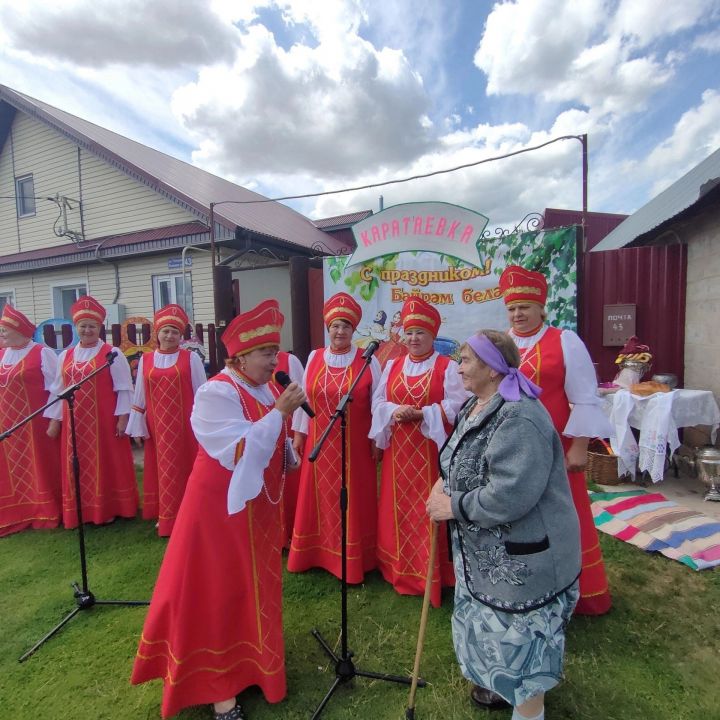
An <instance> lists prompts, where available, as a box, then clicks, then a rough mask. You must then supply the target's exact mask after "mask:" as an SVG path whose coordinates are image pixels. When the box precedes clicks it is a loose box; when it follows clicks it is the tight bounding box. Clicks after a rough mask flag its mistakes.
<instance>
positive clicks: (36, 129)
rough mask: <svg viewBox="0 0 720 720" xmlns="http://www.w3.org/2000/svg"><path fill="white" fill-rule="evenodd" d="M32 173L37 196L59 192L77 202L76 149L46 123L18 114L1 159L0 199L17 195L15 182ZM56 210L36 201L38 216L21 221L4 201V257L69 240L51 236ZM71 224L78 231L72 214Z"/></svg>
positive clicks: (0, 240) (0, 216)
mask: <svg viewBox="0 0 720 720" xmlns="http://www.w3.org/2000/svg"><path fill="white" fill-rule="evenodd" d="M30 174H31V175H32V176H33V182H34V185H35V195H36V196H37V197H41V198H44V197H54V196H55V195H56V194H57V193H60V194H61V195H65V196H67V197H71V198H78V194H79V191H80V188H79V184H78V157H77V146H75V145H73V144H72V143H71V142H70V141H68V140H66V139H64V138H63V137H62V136H61V135H59V134H58V133H56V132H55V131H53V130H51V129H50V128H49V127H47V126H46V125H44V124H42V123H40V122H38V121H36V120H33V119H31V118H30V117H29V116H28V115H25V114H23V113H17V115H16V116H15V119H14V121H13V125H12V128H11V131H10V133H9V135H8V138H7V140H6V141H5V145H4V146H3V148H2V155H0V195H3V196H7V195H10V196H14V195H15V178H18V177H22V176H25V175H30ZM59 214H60V211H59V209H58V206H57V205H55V204H54V203H51V202H48V201H47V200H36V201H35V215H32V216H28V217H22V218H18V216H17V207H16V204H15V201H14V200H2V201H0V255H6V254H10V253H16V252H22V251H24V250H33V249H35V248H39V247H52V246H55V245H63V244H65V243H67V242H68V239H67V238H59V237H57V236H56V235H55V234H54V233H53V224H54V223H55V221H56V220H57V219H58V216H59ZM68 225H69V226H70V227H71V228H72V229H75V228H76V227H77V229H80V228H79V225H80V218H79V214H78V213H77V212H72V211H71V212H70V214H69V217H68Z"/></svg>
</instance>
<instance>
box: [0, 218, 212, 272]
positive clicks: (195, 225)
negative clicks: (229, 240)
mask: <svg viewBox="0 0 720 720" xmlns="http://www.w3.org/2000/svg"><path fill="white" fill-rule="evenodd" d="M209 242H210V233H209V232H208V229H207V226H206V225H203V223H201V222H190V223H183V224H182V225H168V226H166V227H161V228H155V229H153V230H142V231H140V232H134V233H125V234H123V235H109V236H107V237H104V238H96V239H95V240H86V241H85V242H82V243H67V244H65V245H58V246H56V247H49V248H42V249H39V250H28V251H26V252H19V253H13V254H12V255H2V256H0V275H9V274H10V273H15V272H27V271H28V270H37V269H41V268H46V267H52V266H56V265H58V264H62V265H73V264H77V263H86V262H89V261H91V260H94V259H96V255H97V252H98V250H99V249H101V250H102V258H103V259H104V260H106V259H108V258H113V257H117V256H122V257H127V256H128V255H138V254H142V253H149V252H162V251H168V250H173V249H180V248H182V247H184V246H185V245H203V244H207V243H209Z"/></svg>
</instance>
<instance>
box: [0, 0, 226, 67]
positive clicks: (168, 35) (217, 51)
mask: <svg viewBox="0 0 720 720" xmlns="http://www.w3.org/2000/svg"><path fill="white" fill-rule="evenodd" d="M0 23H1V24H2V26H3V28H4V31H5V36H6V38H7V40H8V41H9V42H10V43H11V44H12V46H13V47H15V48H16V49H18V50H25V51H28V52H32V53H33V54H36V55H43V56H45V57H50V58H55V59H58V60H62V61H70V62H73V63H75V64H77V65H79V66H84V67H104V66H107V65H111V64H123V65H151V66H156V67H162V68H171V67H178V66H182V65H192V64H208V63H214V62H220V61H223V62H231V61H232V59H233V56H234V53H235V48H236V46H237V43H238V34H237V32H236V30H235V29H234V27H233V26H232V25H231V24H229V23H227V22H224V21H223V20H222V19H221V18H220V17H219V16H218V15H217V14H215V13H214V12H213V11H212V9H211V8H210V6H209V5H208V3H207V2H205V1H204V0H183V1H182V2H176V1H175V0H164V1H159V0H153V2H146V1H145V0H104V1H103V2H98V1H97V0H64V2H57V3H53V4H51V5H50V4H48V3H47V2H44V0H24V1H23V2H22V3H3V4H2V5H0Z"/></svg>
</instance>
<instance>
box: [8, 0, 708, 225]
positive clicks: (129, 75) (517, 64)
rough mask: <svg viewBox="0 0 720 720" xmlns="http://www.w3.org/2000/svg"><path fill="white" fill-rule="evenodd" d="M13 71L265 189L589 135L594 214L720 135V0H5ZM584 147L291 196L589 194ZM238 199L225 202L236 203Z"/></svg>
mask: <svg viewBox="0 0 720 720" xmlns="http://www.w3.org/2000/svg"><path fill="white" fill-rule="evenodd" d="M0 83H2V84H4V85H8V86H10V87H11V88H13V89H15V90H18V91H20V92H23V93H25V94H27V95H30V96H32V97H35V98H38V99H40V100H43V101H45V102H47V103H50V104H51V105H55V106H56V107H59V108H61V109H63V110H66V111H68V112H71V113H74V114H76V115H79V116H81V117H83V118H85V119H87V120H90V121H92V122H95V123H97V124H99V125H103V126H105V127H107V128H110V129H111V130H114V131H116V132H119V133H121V134H123V135H127V136H128V137H131V138H133V139H134V140H138V141H139V142H143V143H145V144H148V145H151V146H153V147H155V148H157V149H159V150H162V151H163V152H166V153H169V154H171V155H174V156H176V157H179V158H181V159H183V160H186V161H188V162H192V163H194V164H196V165H198V166H200V167H203V168H204V169H206V170H209V171H211V172H214V173H216V174H219V175H222V176H224V177H227V178H228V179H230V180H233V181H234V182H237V183H239V184H241V185H244V186H246V187H249V188H252V189H254V190H257V191H259V192H261V193H264V194H265V195H267V196H269V197H280V196H286V195H299V194H305V193H315V192H322V191H328V190H334V189H340V188H346V187H354V186H362V185H366V184H372V183H377V182H382V181H387V180H392V179H398V178H405V177H409V176H413V175H419V174H425V173H430V172H433V171H437V170H444V169H448V168H453V167H457V166H459V165H463V164H466V163H474V162H477V161H480V160H483V159H485V158H490V157H495V156H497V155H502V154H504V153H510V152H513V151H517V150H520V149H522V148H525V147H530V146H535V145H539V144H542V143H544V142H547V141H548V140H551V139H553V138H557V137H561V136H564V135H578V134H582V133H587V134H588V138H589V149H590V159H589V163H590V177H589V204H590V209H591V210H597V211H606V212H628V213H629V212H632V211H634V210H636V209H637V208H638V207H640V206H641V205H643V204H644V203H645V202H646V201H647V200H649V199H650V198H652V197H653V196H654V195H655V194H656V193H657V192H659V191H660V190H662V189H663V188H664V187H666V186H667V185H668V184H670V183H671V182H673V181H674V180H676V179H677V178H678V177H680V176H681V175H682V174H683V173H685V172H686V171H687V170H689V169H690V168H691V167H693V166H694V165H696V164H697V163H698V162H700V161H701V160H702V159H703V158H705V157H706V156H707V155H709V154H710V153H711V152H712V151H714V150H716V149H717V148H718V147H720V0H665V1H664V2H660V0H572V2H569V1H568V0H506V1H504V2H497V3H495V2H485V1H484V0H385V1H384V2H381V1H380V0H322V1H320V0H259V1H255V0H56V1H55V2H54V3H52V4H50V3H47V1H46V0H23V2H17V0H0ZM580 168H581V146H580V144H579V143H578V142H577V141H576V140H565V141H561V142H557V143H554V144H552V145H549V146H548V147H545V148H544V149H541V150H537V151H533V152H530V153H525V154H522V155H519V156H517V157H514V158H510V159H506V160H501V161H497V162H490V163H486V164H483V165H480V166H475V167H471V168H467V169H465V170H461V171H457V172H453V173H449V174H441V175H435V176H433V177H430V178H426V179H420V180H414V181H412V182H407V183H401V184H394V185H388V186H387V187H384V188H373V189H367V190H359V191H353V192H346V193H341V194H333V195H325V196H322V197H318V198H312V199H307V200H303V201H298V202H295V203H294V206H295V207H296V208H298V209H300V210H301V211H302V212H304V213H305V214H307V215H308V216H310V217H313V218H319V217H327V216H331V215H336V214H341V213H344V212H353V211H356V210H362V209H374V210H377V208H378V199H379V195H381V194H382V195H383V197H384V202H385V205H386V206H388V205H394V204H397V203H401V202H410V201H424V200H443V201H446V202H452V203H456V204H458V205H463V206H465V207H468V208H471V209H473V210H476V211H479V212H482V213H484V214H485V215H487V216H488V217H489V218H490V227H494V226H497V225H506V226H507V225H508V224H512V223H514V222H516V221H518V220H519V219H521V218H522V217H523V216H524V215H525V214H526V213H529V212H533V211H542V210H543V209H544V208H545V207H560V208H576V209H579V208H580V206H581V200H582V194H581V175H580ZM221 199H222V198H218V201H219V200H221Z"/></svg>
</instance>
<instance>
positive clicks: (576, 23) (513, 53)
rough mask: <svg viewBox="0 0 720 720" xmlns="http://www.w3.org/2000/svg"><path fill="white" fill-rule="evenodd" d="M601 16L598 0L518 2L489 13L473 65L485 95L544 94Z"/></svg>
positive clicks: (563, 75)
mask: <svg viewBox="0 0 720 720" xmlns="http://www.w3.org/2000/svg"><path fill="white" fill-rule="evenodd" d="M602 15H603V7H602V2H601V0H576V1H575V2H565V0H517V2H504V3H501V4H496V5H495V6H494V8H493V9H492V11H491V12H490V14H489V15H488V18H487V22H486V24H485V30H484V33H483V36H482V39H481V41H480V45H479V47H478V50H477V52H476V53H475V64H476V65H477V67H479V68H480V69H481V70H482V71H483V72H485V74H486V75H487V77H488V86H487V89H488V94H489V95H502V94H510V93H537V92H545V91H546V90H548V89H550V88H552V86H553V85H554V84H555V83H557V82H562V81H563V80H564V79H565V78H566V76H567V70H568V67H569V66H570V64H571V63H572V62H573V61H574V60H575V59H576V58H577V57H578V56H579V55H580V54H581V53H582V51H583V50H584V49H585V47H586V46H587V44H588V43H589V41H590V38H591V36H592V33H593V31H594V29H595V28H596V26H597V24H598V23H599V22H600V20H601V18H602Z"/></svg>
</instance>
